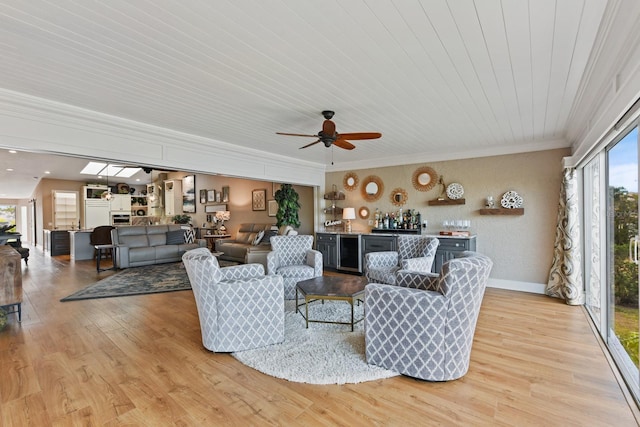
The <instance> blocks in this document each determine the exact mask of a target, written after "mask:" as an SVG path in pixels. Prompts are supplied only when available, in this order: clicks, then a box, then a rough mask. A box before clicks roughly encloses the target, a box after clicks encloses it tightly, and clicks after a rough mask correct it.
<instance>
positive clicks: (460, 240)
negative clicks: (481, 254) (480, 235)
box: [431, 236, 476, 273]
mask: <svg viewBox="0 0 640 427" xmlns="http://www.w3.org/2000/svg"><path fill="white" fill-rule="evenodd" d="M435 237H437V238H438V239H439V240H440V244H439V245H438V250H437V251H436V258H435V260H434V261H433V267H432V269H431V271H433V272H434V273H440V270H441V269H442V264H444V263H445V262H447V261H449V260H450V259H452V258H455V257H456V256H457V255H460V254H461V253H462V252H464V251H475V250H476V236H469V237H444V236H435Z"/></svg>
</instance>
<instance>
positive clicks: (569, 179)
mask: <svg viewBox="0 0 640 427" xmlns="http://www.w3.org/2000/svg"><path fill="white" fill-rule="evenodd" d="M580 247H581V245H580V211H579V205H578V177H577V171H576V170H575V169H574V168H566V169H564V171H563V177H562V185H561V187H560V203H559V206H558V220H557V228H556V238H555V244H554V251H553V263H552V265H551V270H550V271H549V280H548V282H547V289H546V291H545V293H546V294H547V295H549V296H552V297H555V298H562V299H564V300H565V301H566V303H567V304H569V305H581V304H584V299H585V295H584V287H583V284H582V262H581V261H582V255H581V249H580Z"/></svg>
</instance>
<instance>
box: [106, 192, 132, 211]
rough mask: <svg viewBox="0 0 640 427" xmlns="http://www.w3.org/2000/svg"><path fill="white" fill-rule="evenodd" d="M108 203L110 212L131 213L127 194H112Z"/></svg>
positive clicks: (129, 199)
mask: <svg viewBox="0 0 640 427" xmlns="http://www.w3.org/2000/svg"><path fill="white" fill-rule="evenodd" d="M110 203H111V205H110V207H109V209H110V210H111V212H124V213H127V214H130V213H131V196H130V195H128V194H112V195H111V201H110Z"/></svg>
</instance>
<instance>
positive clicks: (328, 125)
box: [276, 110, 382, 150]
mask: <svg viewBox="0 0 640 427" xmlns="http://www.w3.org/2000/svg"><path fill="white" fill-rule="evenodd" d="M334 114H335V112H333V111H331V110H324V111H323V112H322V116H323V117H324V119H325V120H324V122H323V123H322V130H321V131H320V132H318V134H317V135H306V134H300V133H285V132H276V134H278V135H286V136H303V137H307V138H318V139H317V140H316V141H314V142H312V143H310V144H307V145H303V146H302V147H300V149H303V148H307V147H311V146H312V145H315V144H317V143H319V142H322V143H323V144H324V146H325V147H327V148H329V147H331V146H332V145H335V146H337V147H340V148H343V149H345V150H353V149H354V148H356V146H355V145H353V144H352V143H351V142H349V140H364V139H377V138H380V137H381V136H382V134H381V133H379V132H356V133H337V132H336V124H335V123H334V122H332V121H331V119H332V118H333V115H334Z"/></svg>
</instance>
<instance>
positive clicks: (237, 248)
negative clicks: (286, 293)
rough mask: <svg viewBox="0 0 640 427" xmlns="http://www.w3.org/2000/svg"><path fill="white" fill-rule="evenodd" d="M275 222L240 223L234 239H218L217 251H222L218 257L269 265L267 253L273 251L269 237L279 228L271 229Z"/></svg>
mask: <svg viewBox="0 0 640 427" xmlns="http://www.w3.org/2000/svg"><path fill="white" fill-rule="evenodd" d="M271 227H273V224H253V223H248V224H240V228H239V229H238V232H237V233H236V237H235V238H234V239H219V240H216V251H218V252H222V255H220V256H219V257H218V259H223V260H227V261H235V262H241V263H245V264H250V263H259V264H262V265H263V266H264V267H265V268H266V267H267V254H268V253H269V252H270V251H271V243H269V239H270V237H271V235H275V234H276V233H277V230H271ZM260 231H263V232H264V237H263V238H262V240H261V241H260V243H258V244H257V245H254V244H253V242H254V241H255V239H256V237H257V236H258V233H259V232H260Z"/></svg>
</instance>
